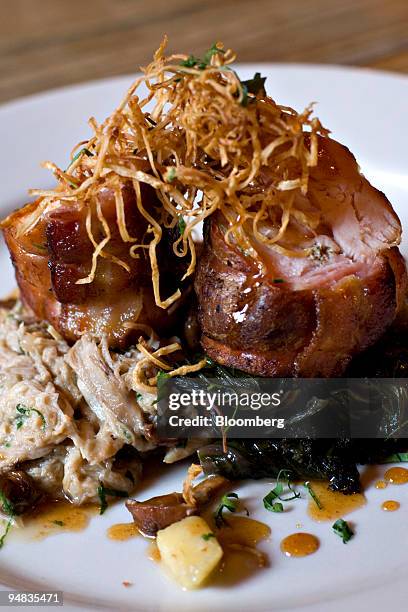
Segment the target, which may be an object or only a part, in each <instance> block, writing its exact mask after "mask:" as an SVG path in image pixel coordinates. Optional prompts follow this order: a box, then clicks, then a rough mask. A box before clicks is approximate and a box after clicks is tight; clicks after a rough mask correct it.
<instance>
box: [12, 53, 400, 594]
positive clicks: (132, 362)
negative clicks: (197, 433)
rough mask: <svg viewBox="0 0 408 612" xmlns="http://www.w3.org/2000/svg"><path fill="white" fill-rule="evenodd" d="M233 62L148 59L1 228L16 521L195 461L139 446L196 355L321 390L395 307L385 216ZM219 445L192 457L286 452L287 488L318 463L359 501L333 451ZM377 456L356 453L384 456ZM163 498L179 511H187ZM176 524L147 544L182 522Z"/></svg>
mask: <svg viewBox="0 0 408 612" xmlns="http://www.w3.org/2000/svg"><path fill="white" fill-rule="evenodd" d="M233 59H234V58H233V54H232V53H231V52H229V51H224V49H223V48H221V47H220V46H214V47H213V48H212V49H211V50H210V51H209V52H208V53H207V55H206V56H205V57H204V58H202V59H198V58H194V57H189V56H184V55H183V56H181V55H180V56H173V57H171V58H165V57H164V50H163V49H160V50H159V51H158V53H157V54H156V56H155V59H154V62H153V63H152V64H151V66H149V67H148V68H147V69H146V73H145V76H144V77H142V78H141V79H140V80H138V81H137V82H136V83H135V85H134V86H133V87H132V88H131V89H130V90H129V92H128V94H127V96H126V98H125V99H124V101H123V103H122V104H121V105H120V106H119V107H118V109H117V110H116V111H115V112H114V113H113V114H112V116H111V117H110V118H109V119H108V120H107V121H106V122H105V123H104V124H103V125H102V126H99V125H97V124H96V122H94V121H92V125H93V127H94V129H95V136H94V137H93V138H92V139H91V140H90V141H89V142H86V143H81V144H80V145H79V147H78V148H77V151H78V149H79V155H75V153H76V151H74V153H73V155H72V161H71V164H70V165H69V167H68V168H67V169H66V170H61V169H59V168H57V167H56V166H54V165H53V164H48V165H49V167H51V169H52V170H53V171H54V173H55V174H56V176H57V178H58V186H57V188H56V189H55V190H53V191H40V192H35V193H34V195H36V196H37V197H38V199H37V200H36V201H35V202H34V203H32V204H29V205H28V206H27V207H25V208H24V209H22V210H21V211H18V212H17V213H15V214H13V215H12V216H11V217H9V218H8V219H6V220H5V221H4V223H3V227H4V231H5V236H6V240H7V243H8V246H9V250H10V253H11V255H12V259H13V263H14V265H15V268H16V276H17V282H18V285H19V289H20V296H19V298H21V299H18V300H17V301H16V302H15V303H14V302H10V301H8V302H6V303H4V304H3V306H4V307H3V309H2V324H1V331H0V334H1V341H2V348H1V352H2V360H1V368H2V379H3V381H4V393H3V396H2V413H3V418H2V420H1V421H2V429H3V432H2V444H3V446H2V451H1V455H2V456H1V467H2V473H3V477H4V479H5V481H4V482H5V483H10V482H11V481H13V482H20V483H25V484H24V487H23V486H21V487H20V488H17V489H14V491H15V492H14V493H13V495H12V494H11V493H9V495H8V497H7V495H6V498H7V499H8V501H11V502H12V507H13V508H14V510H13V513H14V514H17V510H18V513H19V514H20V513H21V510H22V509H23V507H24V510H26V509H27V510H28V509H29V508H30V507H31V506H33V505H36V504H37V503H38V500H39V498H40V497H42V498H44V496H45V497H48V498H52V499H64V500H66V499H68V500H69V501H70V502H72V503H74V504H84V503H89V502H93V503H97V504H101V505H103V504H104V503H105V502H106V500H108V501H110V500H112V499H113V498H114V497H115V496H116V497H125V496H126V497H128V496H129V495H130V494H131V493H132V491H134V490H135V489H136V487H137V482H138V481H139V479H140V477H141V470H142V465H143V463H146V462H149V461H150V460H151V454H152V453H153V452H155V453H161V454H162V455H164V457H165V461H167V462H172V461H175V460H178V459H181V458H183V457H186V456H191V457H193V459H194V453H195V451H196V450H197V448H198V443H197V441H194V440H190V441H187V442H186V443H185V444H183V445H180V444H177V443H174V441H169V440H161V439H159V438H158V436H157V434H156V431H155V416H156V404H155V401H156V386H157V385H156V383H157V375H158V374H159V373H160V372H165V373H167V374H168V375H170V376H175V375H183V374H189V373H193V372H194V371H201V370H204V369H205V368H207V367H209V365H208V359H207V356H209V357H211V360H212V362H211V366H210V367H214V366H213V365H212V364H213V362H216V363H218V364H220V365H221V366H226V367H234V368H238V369H239V370H241V371H244V372H247V373H250V374H256V375H260V376H339V375H341V374H343V373H344V372H345V371H346V368H347V367H349V366H350V364H351V365H353V363H354V359H355V358H356V357H358V355H360V354H361V353H362V351H364V350H366V349H367V348H369V347H373V346H374V345H375V344H376V342H378V341H379V340H380V341H382V342H383V341H384V340H381V338H383V336H384V333H385V332H386V330H387V329H388V328H389V326H390V325H391V324H392V322H393V321H394V319H395V317H396V315H397V313H398V312H399V311H400V310H401V307H402V305H403V301H404V294H405V289H406V270H405V264H404V261H403V259H402V257H401V255H400V253H399V251H398V246H397V245H398V242H399V239H400V233H401V227H400V223H399V220H398V218H397V217H396V215H395V213H394V212H393V210H392V207H391V205H390V203H389V202H388V201H387V200H386V198H385V196H384V195H383V194H380V193H379V192H378V191H376V190H375V189H374V188H373V187H371V186H370V185H369V184H368V182H367V181H366V179H364V177H362V176H361V174H360V173H359V171H358V167H357V165H356V162H355V160H354V158H353V157H352V155H351V154H350V153H349V152H348V151H347V149H345V147H343V146H342V145H340V144H338V143H336V142H335V141H333V140H331V139H330V137H329V134H328V132H327V130H325V129H324V128H323V127H322V126H321V125H320V123H319V122H318V121H317V120H316V119H314V118H312V114H311V109H307V111H305V112H304V113H302V114H298V113H296V112H295V111H293V110H292V109H289V108H286V107H281V106H279V105H277V104H276V103H275V102H274V101H273V100H272V99H270V98H269V97H268V96H267V95H266V93H265V90H264V82H263V79H262V77H261V76H260V75H255V76H254V78H253V79H252V80H251V81H246V82H242V81H240V79H239V78H238V76H237V75H236V73H235V72H234V70H233V69H232V68H231V67H230V63H231V61H232V60H233ZM142 82H145V83H146V84H147V85H148V91H149V93H148V96H147V98H146V99H144V100H139V99H138V98H137V91H136V87H137V86H138V85H139V84H140V83H142ZM135 92H136V93H135ZM149 104H150V106H149ZM152 104H154V106H153V107H152V106H151V105H152ZM203 220H204V221H205V229H204V244H203V247H201V246H200V245H198V244H196V242H195V239H194V238H193V236H192V232H193V229H194V228H196V227H197V225H198V224H199V222H201V221H203ZM186 322H187V325H185V323H186ZM200 344H201V347H202V348H199V347H200ZM372 350H375V348H374V349H372ZM197 353H200V354H198V355H197ZM230 442H231V444H230V447H229V449H228V453H224V454H223V453H222V452H220V449H219V448H218V449H217V456H216V460H215V459H214V456H215V454H214V452H213V450H214V449H212V451H211V453H210V451H209V450H208V448H207V450H206V449H201V450H200V452H199V457H201V459H202V464H203V466H204V467H205V469H206V470H207V471H208V472H210V473H214V472H219V471H221V472H223V474H224V475H227V476H229V477H231V476H234V477H247V476H248V475H249V473H250V472H251V469H248V465H250V466H251V465H252V466H253V465H256V466H257V469H256V471H254V470H252V475H254V476H257V477H259V476H262V475H266V474H268V475H270V476H277V475H278V473H279V471H280V470H281V469H282V468H284V469H287V467H288V466H287V462H290V457H291V456H293V455H294V454H296V457H298V458H299V457H300V459H299V462H298V464H297V468H298V471H296V470H295V471H294V473H293V474H292V477H294V476H295V477H302V476H307V477H310V476H309V472H308V471H307V469H306V468H308V469H312V467H313V469H314V470H315V472H314V473H313V474H312V475H317V476H320V475H323V476H327V471H326V472H325V471H324V469H323V467H324V466H325V465H326V463H327V457H328V456H330V457H332V458H333V457H334V459H335V460H336V461H337V463H336V466H337V467H336V468H335V469H336V470H338V469H339V466H341V467H343V468H344V466H347V470H349V469H350V470H352V469H353V470H354V472H353V474H354V480H353V487H354V488H351V487H350V488H347V485H344V484H343V485H339V487H338V488H339V489H341V490H346V491H347V490H348V491H349V492H350V491H351V490H356V488H358V486H359V485H358V475H356V474H357V473H356V470H355V463H356V461H357V460H360V459H361V453H360V456H359V455H358V452H357V451H360V450H361V449H358V448H356V445H353V444H351V443H350V444H348V446H347V445H346V450H347V452H344V444H343V445H341V444H338V445H337V446H336V445H335V446H336V449H335V450H336V452H334V453H333V451H332V450H331V451H330V453H329V448H328V444H327V443H322V442H319V441H301V442H299V441H296V442H294V441H290V440H289V441H288V440H285V441H266V442H265V441H264V442H263V444H260V443H259V441H238V442H236V441H235V442H234V441H230ZM379 446H380V445H379V444H378V443H377V444H376V446H375V449H374V451H372V449H369V450H368V451H367V453H366V455H367V457H368V456H369V455H370V452H371V457H370V458H372V454H373V452H374V457H376V456H377V455H376V453H378V456H381V454H382V455H383V456H384V455H386V454H388V453H389V451H390V449H389V448H388V447H381V448H378V447H379ZM260 448H261V452H259V449H260ZM299 448H300V451H301V452H299ZM221 451H222V449H221ZM295 451H296V453H295ZM233 457H235V459H234V460H233V461H232V458H233ZM236 457H239V460H238V461H237V460H236ZM209 458H210V459H209ZM252 458H253V460H254V462H255V461H256V463H251V462H252ZM363 458H364V457H363ZM195 461H197V459H195ZM230 465H234V466H235V467H236V466H238V469H237V470H236V471H235V473H234V474H232V473H231V470H229V471H228V473H227V468H228V466H230ZM244 468H245V469H244ZM319 468H320V473H319ZM228 469H229V468H228ZM245 470H246V471H245ZM347 470H345V471H347ZM338 473H339V472H338V471H337V474H338ZM350 473H351V472H349V471H347V478H349V475H350ZM211 478H216V477H215V476H212V477H211ZM347 482H349V480H347ZM356 483H357V484H356ZM7 486H8V487H10V486H11V485H10V484H7ZM198 486H199V485H198ZM4 487H6V484H4ZM227 487H229V488H230V489H232V488H233V485H232V484H229V483H228V484H227ZM190 488H191V487H190ZM2 490H6V489H2ZM7 490H8V489H7ZM227 493H228V489H227V491H225V494H227ZM218 494H219V492H218V493H217V495H218ZM178 495H179V497H178V505H177V504H176V506H177V512H179V511H180V507H179V506H180V505H181V506H185V505H187V506H193V507H194V508H193V509H194V512H193V513H192V514H191V516H193V515H196V514H197V512H198V513H200V514H201V508H196V507H195V505H194V504H191V503H190V504H189V503H188V500H186V499H185V497H183V494H182V493H180V494H178ZM185 495H188V489H187V490H186V492H185ZM180 496H181V497H180ZM9 498H11V499H9ZM227 499H231V498H227ZM232 499H233V498H232ZM23 501H24V504H23V505H21V504H22V503H23ZM190 501H191V500H190ZM211 501H213V500H211V499H210V500H209V503H210V502H211ZM214 501H216V500H215V499H214ZM128 504H129V506H130V507H132V506H133V505H134V504H132V503H131V502H128ZM7 507H8V506H7V504H6V510H7ZM158 507H159V509H160V511H159V512H158V514H159V515H160V516H161V517H163V516H164V515H165V514H166V512H167V510H166V511H165V510H162V508H163V505H162V504H161V502H160V503H159V504H158ZM166 508H167V507H166ZM4 509H5V507H4V503H3V510H4ZM9 509H10V508H9ZM190 510H191V508H190ZM156 512H157V511H156ZM177 512H176V513H173V515H172V517H173V518H174V516H176V517H177V518H178V519H179V520H178V521H174V520H172V521H171V522H170V524H169V525H167V526H164V525H163V524H162V523H160V521H159V523H158V527H160V528H161V529H160V528H159V529H158V531H159V532H160V531H161V530H165V529H167V528H169V526H170V527H171V526H172V525H177V523H178V522H181V521H184V520H185V517H183V515H182V514H177ZM6 514H7V512H6ZM187 518H190V517H187ZM208 520H209V519H208ZM190 523H191V521H190V520H189V521H188V522H187V525H189V524H190ZM185 524H186V523H183V525H185ZM201 526H202V524H201ZM178 528H180V529H181V527H180V525H179V527H178ZM208 533H212V534H214V532H213V531H211V526H210V525H209V531H208ZM201 535H203V534H201ZM204 535H206V534H205V533H204ZM201 539H202V538H201ZM213 539H214V538H213V537H212V536H210V537H209V539H208V541H211V544H214V545H215V542H212V540H213ZM217 539H218V535H217ZM220 539H221V536H220ZM160 540H162V541H163V538H161V537H160V538H159V542H160ZM171 541H177V538H176V539H175V540H174V539H173V540H170V542H171ZM204 541H206V540H204ZM164 542H166V539H165V538H164ZM167 546H168V544H167ZM213 548H214V555H213V556H212V557H211V562H213V561H214V559H217V555H219V549H218V548H217V547H216V546H214V547H213ZM193 549H194V547H193ZM215 549H216V550H217V553H216V554H215ZM166 550H168V548H166ZM194 550H195V549H194ZM164 556H165V555H164ZM206 567H207V569H208V568H210V567H211V569H212V566H211V563H208V565H207V566H206ZM208 573H209V571H208V572H207V573H206V572H205V571H203V573H202V574H201V575H202V576H204V577H207V575H208ZM190 586H191V585H190Z"/></svg>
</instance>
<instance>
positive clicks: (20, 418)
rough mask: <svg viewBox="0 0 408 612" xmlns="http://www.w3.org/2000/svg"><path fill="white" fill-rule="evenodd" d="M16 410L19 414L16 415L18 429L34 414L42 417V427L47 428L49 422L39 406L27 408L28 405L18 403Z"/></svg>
mask: <svg viewBox="0 0 408 612" xmlns="http://www.w3.org/2000/svg"><path fill="white" fill-rule="evenodd" d="M16 411H17V412H18V414H17V416H16V417H15V422H16V428H17V429H21V428H22V426H23V425H24V423H25V421H26V419H28V418H29V417H30V416H31V415H32V414H38V416H39V417H40V418H41V421H42V426H41V428H42V429H45V428H46V426H47V422H46V420H45V417H44V415H43V413H42V412H40V411H39V410H37V408H27V406H24V404H17V406H16Z"/></svg>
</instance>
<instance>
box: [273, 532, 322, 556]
mask: <svg viewBox="0 0 408 612" xmlns="http://www.w3.org/2000/svg"><path fill="white" fill-rule="evenodd" d="M280 547H281V551H282V552H283V553H284V554H285V555H286V556H287V557H306V556H307V555H312V554H313V553H314V552H316V550H317V549H318V548H319V540H318V539H317V538H316V536H314V535H312V534H311V533H292V535H289V536H287V537H286V538H284V539H283V540H282V542H281V545H280Z"/></svg>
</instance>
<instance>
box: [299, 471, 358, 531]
mask: <svg viewBox="0 0 408 612" xmlns="http://www.w3.org/2000/svg"><path fill="white" fill-rule="evenodd" d="M310 484H311V486H312V488H313V491H314V493H315V494H316V496H317V498H318V499H319V501H320V504H321V506H322V507H321V508H319V507H318V506H317V504H316V502H315V501H314V500H313V499H311V500H310V501H309V506H308V509H307V512H308V514H309V516H310V518H312V519H313V520H314V521H318V522H321V521H333V520H336V519H338V518H341V517H343V516H345V515H346V514H350V512H353V511H354V510H357V509H358V508H361V507H362V506H364V505H365V504H366V498H365V497H364V495H362V494H361V493H354V494H353V495H344V493H340V492H339V491H331V490H330V489H329V488H328V484H327V482H322V481H315V480H314V481H312V482H311V483H310Z"/></svg>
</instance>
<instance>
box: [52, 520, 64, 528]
mask: <svg viewBox="0 0 408 612" xmlns="http://www.w3.org/2000/svg"><path fill="white" fill-rule="evenodd" d="M52 522H53V523H54V525H58V527H64V525H65V523H64V521H52Z"/></svg>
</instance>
